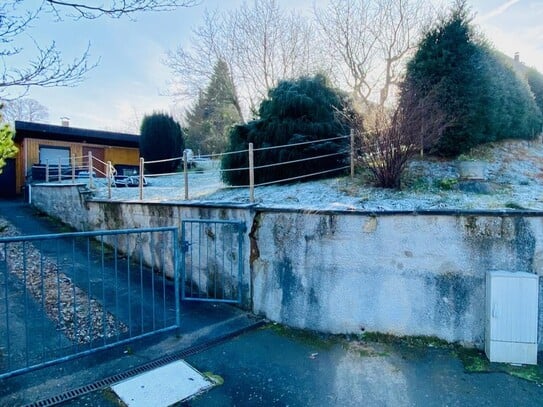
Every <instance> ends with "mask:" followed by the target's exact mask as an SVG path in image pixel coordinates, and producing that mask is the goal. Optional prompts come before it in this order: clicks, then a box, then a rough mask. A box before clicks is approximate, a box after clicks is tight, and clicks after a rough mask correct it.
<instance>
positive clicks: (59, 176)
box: [58, 157, 62, 182]
mask: <svg viewBox="0 0 543 407" xmlns="http://www.w3.org/2000/svg"><path fill="white" fill-rule="evenodd" d="M61 181H62V164H61V163H60V157H59V158H58V182H61Z"/></svg>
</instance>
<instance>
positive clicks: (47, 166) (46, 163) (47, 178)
mask: <svg viewBox="0 0 543 407" xmlns="http://www.w3.org/2000/svg"><path fill="white" fill-rule="evenodd" d="M45 182H49V160H45Z"/></svg>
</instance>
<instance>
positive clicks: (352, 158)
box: [351, 129, 354, 179]
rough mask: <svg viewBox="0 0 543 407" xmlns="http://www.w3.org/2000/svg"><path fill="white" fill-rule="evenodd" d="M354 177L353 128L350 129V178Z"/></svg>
mask: <svg viewBox="0 0 543 407" xmlns="http://www.w3.org/2000/svg"><path fill="white" fill-rule="evenodd" d="M352 178H354V130H353V129H351V179H352Z"/></svg>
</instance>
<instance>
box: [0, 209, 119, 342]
mask: <svg viewBox="0 0 543 407" xmlns="http://www.w3.org/2000/svg"><path fill="white" fill-rule="evenodd" d="M20 235H21V233H19V231H18V230H17V229H16V228H15V227H13V226H12V225H11V224H10V223H9V222H8V221H7V220H6V219H4V218H2V217H0V237H8V236H9V237H12V236H20ZM24 253H25V255H26V256H23V243H22V242H17V243H9V244H7V248H5V247H4V244H0V262H6V265H7V268H8V270H9V273H10V274H11V275H12V276H14V277H16V278H17V279H18V280H19V281H20V282H21V283H22V284H24V285H25V286H26V290H27V292H28V293H30V295H32V297H33V298H34V300H35V301H36V303H37V304H39V305H41V306H43V307H44V310H45V313H46V314H47V316H48V317H49V318H50V319H51V320H52V321H53V322H54V323H55V325H56V327H57V329H58V330H59V331H61V332H62V333H63V334H64V335H65V336H66V337H67V338H68V339H70V340H71V341H72V342H75V343H78V344H86V343H90V342H93V341H95V340H97V339H103V338H112V337H114V336H117V335H120V334H122V333H125V332H127V331H128V327H127V326H126V325H125V324H124V323H122V322H120V321H119V320H117V318H115V316H114V315H113V314H111V313H110V312H108V311H106V310H104V308H103V306H102V304H100V303H99V302H98V301H97V300H96V299H94V298H91V297H89V296H88V295H87V293H86V292H85V291H83V290H81V289H80V288H79V287H78V286H76V285H75V284H74V283H73V282H72V281H71V279H70V278H69V277H68V276H67V275H66V274H64V273H62V272H59V271H58V267H57V264H56V262H55V261H54V260H53V259H51V258H48V257H45V256H42V255H41V254H40V252H39V251H38V249H36V247H35V246H34V245H33V244H32V243H30V242H26V243H25V244H24ZM6 257H7V258H6ZM25 259H26V262H25ZM24 263H26V264H24ZM25 265H26V273H25Z"/></svg>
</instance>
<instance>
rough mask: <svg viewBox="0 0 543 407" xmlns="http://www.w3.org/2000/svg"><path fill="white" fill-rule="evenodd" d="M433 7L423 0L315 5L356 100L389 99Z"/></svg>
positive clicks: (337, 67) (343, 0)
mask: <svg viewBox="0 0 543 407" xmlns="http://www.w3.org/2000/svg"><path fill="white" fill-rule="evenodd" d="M430 10H431V9H430V6H429V5H428V2H425V1H423V0H366V1H359V0H330V2H329V4H328V6H327V7H325V8H315V9H314V15H315V20H316V22H317V26H318V28H319V31H320V34H321V37H322V41H323V44H324V47H325V49H326V50H327V55H328V56H329V58H331V59H332V60H333V61H334V64H333V65H332V66H333V69H334V71H335V76H336V77H341V78H343V81H342V82H343V85H347V86H348V87H349V89H350V91H351V94H352V97H353V98H354V100H355V101H356V102H358V103H359V104H362V105H363V106H365V107H367V108H368V107H370V106H371V105H372V104H374V103H377V104H378V105H379V106H381V107H383V106H384V105H385V104H386V103H387V101H388V100H389V99H390V96H391V93H392V88H393V87H394V86H395V85H397V84H398V83H399V81H400V78H401V75H402V73H403V67H404V62H405V59H406V57H407V56H408V55H409V53H410V52H411V51H412V50H413V48H414V46H415V44H416V40H417V39H418V35H419V32H420V31H421V28H422V27H423V26H425V25H426V24H427V20H428V16H429V15H430Z"/></svg>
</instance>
